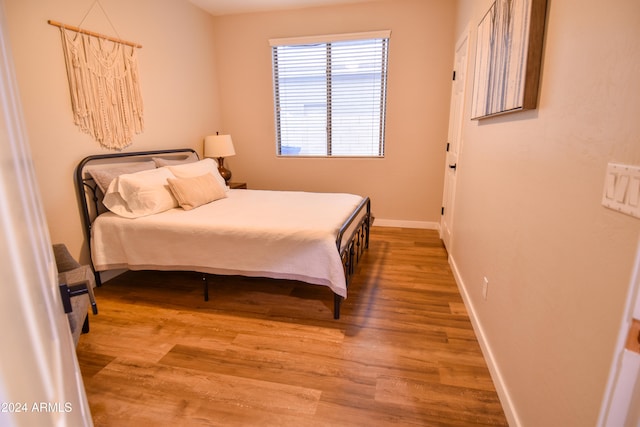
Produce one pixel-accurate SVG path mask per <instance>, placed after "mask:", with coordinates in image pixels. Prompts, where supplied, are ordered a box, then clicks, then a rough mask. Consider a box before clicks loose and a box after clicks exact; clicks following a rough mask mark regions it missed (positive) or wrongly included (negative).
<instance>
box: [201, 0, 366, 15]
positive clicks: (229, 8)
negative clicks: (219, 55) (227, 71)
mask: <svg viewBox="0 0 640 427" xmlns="http://www.w3.org/2000/svg"><path fill="white" fill-rule="evenodd" d="M189 1H190V2H191V3H193V4H194V5H196V6H198V7H199V8H201V9H204V10H206V11H207V12H209V13H210V14H212V15H214V16H219V15H232V14H236V13H249V12H264V11H267V10H277V9H302V8H307V7H314V6H324V5H334V4H346V3H364V2H368V1H377V0H189Z"/></svg>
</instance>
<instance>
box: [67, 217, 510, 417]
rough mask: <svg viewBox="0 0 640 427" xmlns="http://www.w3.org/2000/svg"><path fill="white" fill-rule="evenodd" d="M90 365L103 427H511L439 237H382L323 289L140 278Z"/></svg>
mask: <svg viewBox="0 0 640 427" xmlns="http://www.w3.org/2000/svg"><path fill="white" fill-rule="evenodd" d="M95 294H96V299H97V301H98V307H99V309H100V313H99V314H98V315H97V316H93V315H91V320H90V321H91V331H90V333H89V334H87V335H82V336H81V337H80V342H79V344H78V349H77V354H78V360H79V362H80V368H81V371H82V375H83V378H84V383H85V388H86V392H87V396H88V400H89V404H90V406H91V412H92V416H93V419H94V423H95V425H96V426H146V425H156V426H159V425H181V426H372V425H375V426H376V427H377V426H400V425H402V426H412V425H413V426H470V425H507V422H506V420H505V417H504V413H503V411H502V408H501V406H500V402H499V400H498V397H497V395H496V392H495V389H494V386H493V383H492V381H491V378H490V376H489V372H488V370H487V367H486V363H485V361H484V359H483V357H482V354H481V351H480V347H479V345H478V342H477V340H476V338H475V335H474V333H473V329H472V327H471V323H470V321H469V317H468V315H467V312H466V310H465V307H464V304H463V302H462V299H461V297H460V295H459V293H458V290H457V287H456V284H455V282H454V279H453V276H452V274H451V271H450V269H449V265H448V263H447V256H446V251H445V249H444V247H443V246H442V243H441V241H440V239H439V238H438V235H437V232H435V231H433V230H415V229H399V228H382V227H374V228H373V230H372V234H371V244H370V248H369V251H368V253H367V254H366V255H365V257H364V259H363V260H362V261H361V263H360V266H359V271H358V273H357V274H356V276H355V278H354V280H353V281H352V283H351V285H350V287H349V298H348V299H347V300H346V301H344V302H343V305H342V315H341V318H340V319H339V320H334V319H333V315H332V309H333V294H332V293H331V292H330V290H329V289H328V288H326V287H323V286H314V285H308V284H304V283H298V282H291V281H279V280H270V279H249V278H243V277H215V278H213V279H212V280H211V290H210V295H211V299H210V301H208V302H205V301H204V300H203V296H202V279H201V276H200V275H199V274H197V273H184V272H128V273H125V274H124V275H122V276H119V277H117V278H115V279H113V280H111V281H109V282H107V283H106V284H104V285H103V286H102V287H101V288H98V289H96V292H95Z"/></svg>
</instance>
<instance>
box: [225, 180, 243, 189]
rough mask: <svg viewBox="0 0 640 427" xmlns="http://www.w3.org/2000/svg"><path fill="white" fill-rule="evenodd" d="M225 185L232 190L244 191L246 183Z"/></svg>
mask: <svg viewBox="0 0 640 427" xmlns="http://www.w3.org/2000/svg"><path fill="white" fill-rule="evenodd" d="M227 185H228V186H229V188H231V189H233V190H239V189H242V190H246V188H247V183H246V182H233V181H229V182H227Z"/></svg>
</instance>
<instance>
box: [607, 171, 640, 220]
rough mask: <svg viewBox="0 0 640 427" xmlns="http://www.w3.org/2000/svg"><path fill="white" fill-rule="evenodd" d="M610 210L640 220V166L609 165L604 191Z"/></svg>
mask: <svg viewBox="0 0 640 427" xmlns="http://www.w3.org/2000/svg"><path fill="white" fill-rule="evenodd" d="M602 204H603V205H604V206H606V207H608V208H609V209H613V210H615V211H618V212H621V213H624V214H627V215H631V216H634V217H636V218H640V166H631V165H623V164H620V163H609V164H608V165H607V175H606V176H605V180H604V190H603V191H602Z"/></svg>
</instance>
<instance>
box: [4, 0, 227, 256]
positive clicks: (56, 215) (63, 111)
mask: <svg viewBox="0 0 640 427" xmlns="http://www.w3.org/2000/svg"><path fill="white" fill-rule="evenodd" d="M92 3H93V2H88V1H85V0H47V1H40V0H7V1H5V9H6V14H7V21H8V27H9V35H10V42H11V45H12V50H13V55H14V60H15V67H16V74H17V80H18V85H19V89H20V94H21V98H22V108H23V110H24V117H25V122H26V128H27V132H28V139H29V142H30V146H31V150H32V156H33V162H34V166H35V170H36V176H37V179H38V185H39V186H40V191H41V196H42V202H43V205H44V209H45V213H46V217H47V222H48V225H49V229H50V234H51V239H52V241H53V242H63V243H66V244H67V246H68V247H69V249H70V250H71V251H72V253H73V254H74V255H79V254H80V251H81V245H82V244H83V240H84V237H83V233H82V230H81V225H80V216H79V210H78V206H77V203H76V197H75V189H74V183H73V173H74V169H75V166H76V165H77V164H78V162H79V161H80V160H82V159H83V158H84V157H85V156H87V155H91V154H98V153H107V152H108V151H107V150H105V149H103V148H101V147H100V146H99V144H98V143H97V142H95V141H94V140H93V139H92V138H91V137H90V136H88V135H86V134H84V133H82V132H80V131H79V130H78V129H77V128H76V127H75V126H74V124H73V121H72V120H73V118H72V113H71V103H70V100H69V90H68V85H67V77H66V71H65V65H64V60H63V53H62V45H61V41H60V33H59V30H58V28H57V27H53V26H51V25H48V24H47V20H49V19H52V20H55V21H59V22H63V23H65V24H70V25H78V24H80V22H81V21H82V19H83V16H84V15H85V13H86V12H87V11H88V9H89V7H90V6H91V4H92ZM101 4H102V5H103V7H104V8H105V10H106V12H107V14H108V19H107V18H106V17H105V15H104V14H103V12H102V11H101V9H100V7H99V5H96V6H95V7H94V9H93V10H92V11H91V13H89V15H88V16H87V18H86V20H85V22H84V24H83V27H84V28H87V29H90V30H93V31H97V32H101V33H105V34H108V35H112V36H113V35H116V33H115V31H117V34H119V35H120V37H122V38H124V39H127V40H131V41H134V42H137V43H140V44H141V45H142V46H143V47H142V49H139V50H138V52H137V53H138V66H139V72H140V79H141V86H142V94H143V98H144V111H145V114H144V121H145V131H144V133H142V134H140V135H137V136H136V137H135V138H134V140H133V145H131V146H130V147H129V148H127V149H126V151H141V150H149V149H162V148H175V147H191V148H194V149H196V150H198V151H199V152H200V151H201V147H202V139H203V137H204V136H205V135H207V134H210V133H212V132H214V131H215V130H216V129H217V128H218V127H219V122H220V113H219V104H218V99H219V96H218V93H217V80H216V73H215V61H214V48H213V18H212V17H211V16H210V15H208V14H206V13H205V12H203V11H201V10H200V9H198V8H196V7H195V6H193V5H191V4H190V3H189V2H188V1H186V0H162V1H157V0H136V1H129V0H109V1H108V2H104V1H103V2H101ZM109 20H111V22H112V23H113V25H114V26H115V30H113V28H112V27H111V25H110V24H109ZM83 259H85V260H86V254H83Z"/></svg>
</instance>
